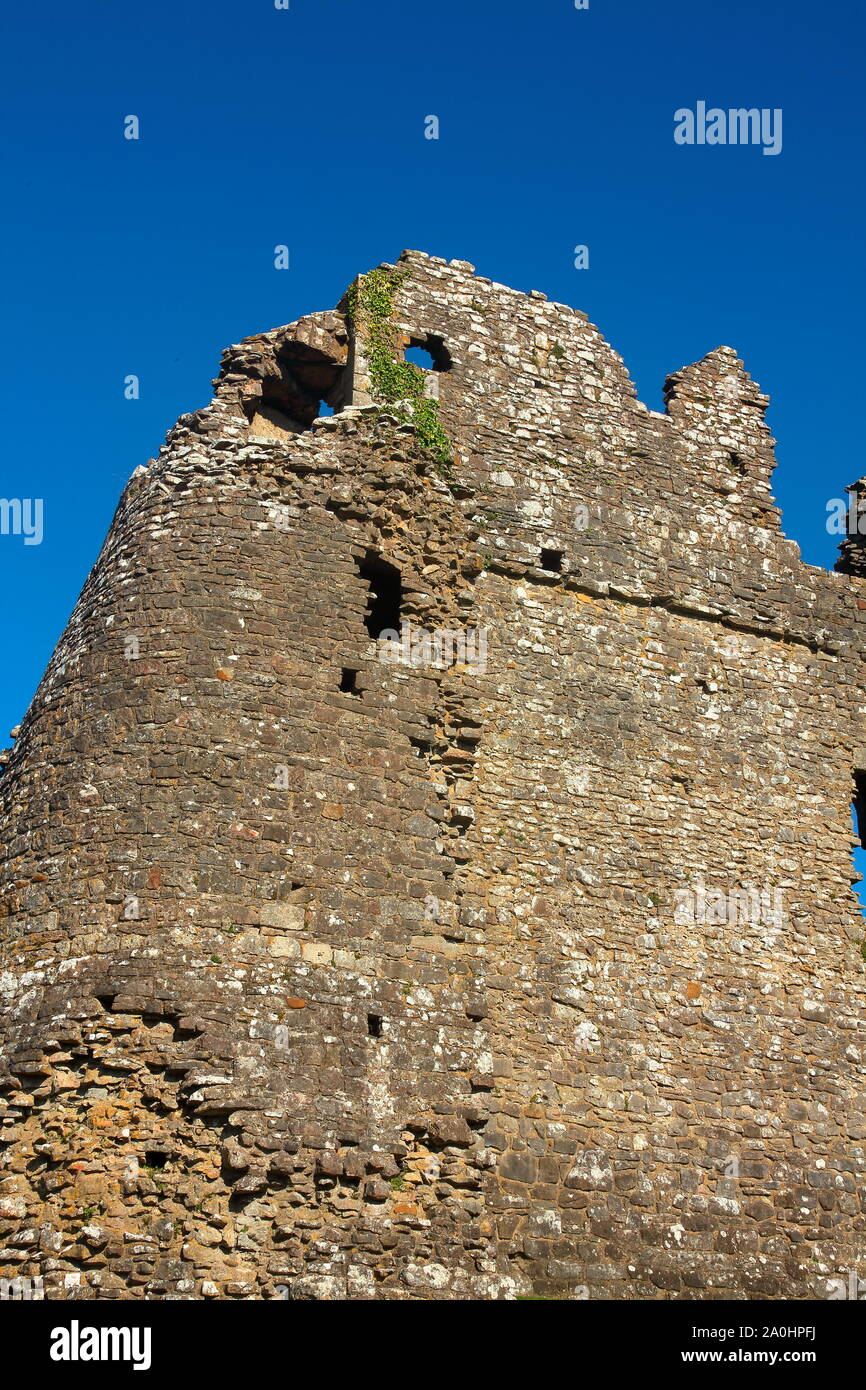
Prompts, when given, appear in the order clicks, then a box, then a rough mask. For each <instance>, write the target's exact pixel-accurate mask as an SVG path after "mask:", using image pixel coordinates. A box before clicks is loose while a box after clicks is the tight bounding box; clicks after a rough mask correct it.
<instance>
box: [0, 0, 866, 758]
mask: <svg viewBox="0 0 866 1390" xmlns="http://www.w3.org/2000/svg"><path fill="white" fill-rule="evenodd" d="M3 31H4V32H3V42H2V57H0V64H2V88H0V91H2V95H0V101H2V104H3V107H4V120H3V135H4V138H3V142H2V149H3V153H2V159H3V163H4V166H5V168H4V174H3V186H4V191H5V193H6V199H5V200H4V201H5V203H6V211H5V215H4V217H3V219H2V226H0V237H2V242H3V266H4V271H5V274H4V276H3V281H4V284H3V321H4V325H5V331H4V334H3V339H2V349H0V350H2V357H3V361H2V370H3V377H2V379H3V385H4V388H5V410H4V415H3V454H2V468H0V497H7V498H31V497H34V498H35V497H41V498H43V499H44V508H45V521H44V526H45V534H44V540H43V543H42V544H41V545H40V546H30V547H27V546H24V545H23V542H22V538H21V537H11V536H5V537H0V581H2V588H3V594H4V598H5V602H4V605H3V633H2V636H3V679H2V682H0V746H2V744H3V742H5V735H6V732H7V731H8V729H9V728H10V727H11V726H12V724H13V723H16V722H17V721H18V720H19V719H20V717H21V716H22V715H23V713H24V711H25V709H26V707H27V704H28V703H29V700H30V698H31V696H32V694H33V692H34V690H35V687H36V685H37V682H38V680H39V677H40V675H41V672H42V670H43V669H44V666H45V664H46V662H47V660H48V657H49V655H50V653H51V650H52V647H53V645H54V642H55V641H56V639H57V637H58V635H59V634H60V632H61V630H62V628H63V626H64V624H65V622H66V619H67V617H68V615H69V612H70V611H71V608H72V605H73V603H74V601H75V598H76V596H77V594H78V591H79V589H80V587H81V584H82V583H83V581H84V578H85V576H86V574H87V571H88V569H89V567H90V565H91V564H92V562H93V561H94V559H95V557H96V555H97V552H98V549H99V546H100V544H101V542H102V539H103V537H104V534H105V531H106V529H107V526H108V524H109V521H110V519H111V515H112V512H113V509H114V507H115V504H116V502H117V498H118V496H119V493H120V491H121V488H122V486H123V484H124V483H125V481H126V479H127V478H128V476H129V474H130V473H131V472H132V471H133V469H134V468H135V466H136V465H137V464H139V463H142V462H145V461H146V460H147V459H148V457H150V456H152V455H154V454H155V453H156V452H157V450H158V449H159V446H160V444H161V443H162V441H163V437H164V435H165V432H166V430H167V429H168V428H169V427H170V426H171V425H172V424H173V422H174V420H175V419H176V418H177V416H178V415H180V414H181V413H182V412H184V411H186V410H190V409H194V408H196V407H198V406H200V405H203V404H204V403H205V402H206V401H207V400H208V399H209V396H210V380H211V378H212V377H213V376H214V375H215V372H216V369H217V365H218V360H219V354H220V351H221V349H222V348H223V347H224V346H226V345H227V344H229V343H232V342H236V341H237V340H238V339H239V338H242V337H244V336H245V335H247V334H251V333H256V332H260V331H262V330H264V329H268V328H271V327H274V326H275V325H277V324H280V323H286V322H289V321H291V320H292V319H294V318H297V317H298V316H299V315H300V314H302V313H307V312H310V311H312V310H316V309H321V308H328V307H331V306H333V305H334V303H335V302H336V301H337V299H338V297H339V295H340V294H341V293H342V291H343V289H344V288H345V286H346V285H347V284H348V282H349V281H350V280H351V279H352V278H353V276H354V275H355V274H356V272H358V271H359V270H365V269H368V268H369V267H371V266H373V265H375V264H378V263H379V262H380V261H382V260H393V259H394V258H395V257H396V256H397V255H398V254H399V252H400V251H401V250H402V249H403V248H404V247H406V246H410V247H417V248H419V249H421V250H424V251H428V252H430V253H432V254H435V255H441V256H446V257H449V258H450V257H459V258H461V259H465V260H470V261H472V262H474V264H475V265H476V266H477V268H478V270H479V272H480V273H481V274H484V275H489V276H491V277H492V278H493V279H495V280H499V281H504V282H505V283H507V284H511V285H515V286H517V287H519V288H522V289H527V290H528V289H533V288H537V289H542V290H544V291H546V292H547V293H548V294H549V295H550V296H551V297H552V298H554V299H557V300H562V301H565V302H567V303H570V304H574V305H576V306H577V307H579V308H582V309H584V310H586V311H587V312H588V314H589V316H590V318H591V319H593V321H594V322H596V323H597V324H598V325H599V327H600V328H601V329H602V331H603V333H604V334H605V335H606V337H607V338H608V339H609V341H610V342H611V343H612V344H613V345H614V347H615V348H616V349H617V350H618V351H619V352H621V353H622V355H623V357H624V358H625V361H626V364H627V366H628V367H629V369H630V371H631V373H632V375H633V376H634V378H635V380H636V382H637V386H638V390H639V393H640V395H641V397H642V399H643V400H644V401H646V402H647V403H648V404H649V405H651V406H653V407H656V408H658V407H659V406H660V403H661V388H662V382H663V380H664V377H665V375H666V374H667V373H668V372H671V371H674V370H676V369H677V368H678V367H680V366H682V365H683V364H685V363H687V362H691V361H694V360H695V359H696V358H699V357H701V356H702V355H703V354H704V353H706V352H707V351H709V350H710V349H712V348H714V347H716V346H717V345H718V344H720V343H730V344H732V345H733V346H734V347H736V348H737V350H738V351H739V353H740V354H741V355H742V356H743V357H744V359H745V362H746V365H747V367H748V368H749V370H750V371H751V372H752V373H753V375H754V376H755V377H756V378H757V379H758V380H759V381H760V383H761V385H762V386H763V388H764V389H765V390H766V391H768V392H770V394H771V395H772V399H773V405H772V414H771V417H770V419H771V423H772V426H773V429H774V432H775V434H776V436H777V438H778V440H779V449H778V452H779V461H780V466H779V469H778V471H777V473H776V477H775V491H776V495H777V497H778V498H779V500H780V502H781V504H782V506H783V508H784V513H785V528H786V530H787V532H788V534H789V535H791V536H793V537H794V538H795V539H796V540H797V541H799V542H800V544H801V546H802V549H803V553H804V556H805V558H806V559H808V560H809V561H811V562H812V563H817V564H825V565H831V564H832V563H833V559H834V558H835V545H836V541H835V540H834V539H832V538H830V537H829V536H828V535H827V534H826V531H825V526H824V521H825V503H826V501H827V499H828V498H829V497H832V496H834V495H841V492H842V489H843V487H844V485H845V484H846V483H849V482H851V481H853V480H854V479H855V478H857V477H859V476H860V475H861V474H863V473H864V472H866V458H864V447H863V440H862V433H861V430H860V428H859V426H858V424H857V420H858V419H859V406H860V403H861V400H862V383H863V378H864V350H863V308H864V292H863V291H864V283H863V278H864V277H863V248H864V240H863V234H864V225H863V223H864V217H863V185H862V162H863V151H864V147H866V140H864V135H866V128H864V127H866V120H864V100H863V71H864V62H863V59H864V42H863V40H864V8H863V6H862V4H861V3H860V0H830V2H829V3H827V0H824V3H821V4H816V3H814V0H785V3H781V0H725V3H722V0H590V8H589V9H588V10H587V11H578V10H576V9H575V8H574V4H573V0H534V2H533V3H519V2H518V0H498V3H497V0H436V3H432V4H411V3H408V0H368V2H367V3H366V4H365V3H362V0H291V7H290V9H289V10H288V11H281V10H276V9H275V7H274V5H273V0H233V3H229V0H207V3H205V0H172V3H167V0H148V3H147V4H137V5H133V4H123V3H119V0H102V3H95V2H94V0H89V3H88V0H84V2H83V3H80V4H75V5H72V4H69V3H64V4H61V3H58V0H43V3H40V4H38V5H32V6H26V5H23V4H22V5H17V6H15V7H12V6H6V7H5V15H4V20H3ZM698 100H705V101H707V102H708V103H709V104H710V105H718V106H721V107H724V108H727V107H729V106H757V107H767V108H776V107H781V108H782V109H783V111H784V126H783V130H784V144H783V150H782V153H781V154H780V155H778V156H777V157H770V156H764V155H762V153H761V150H760V149H759V148H731V147H727V148H707V147H704V148H698V147H693V148H685V147H679V146H677V145H675V143H674V140H673V126H674V122H673V113H674V111H675V110H676V109H677V108H679V107H683V106H692V107H693V106H694V105H695V103H696V102H697V101H698ZM130 114H134V115H137V116H138V117H139V119H140V123H141V132H140V137H141V138H140V139H139V140H138V141H137V142H136V141H127V140H125V139H124V138H123V119H124V117H125V116H127V115H130ZM431 114H435V115H437V116H438V117H439V119H440V122H441V138H440V139H439V140H438V141H431V140H425V139H424V118H425V116H428V115H431ZM279 243H285V244H287V245H288V246H289V248H290V254H291V268H290V269H289V270H288V271H278V270H276V269H274V264H273V261H274V254H273V253H274V247H275V246H276V245H277V244H279ZM579 243H580V244H587V245H588V246H589V248H590V268H589V270H585V271H578V270H576V269H575V268H574V265H573V248H574V246H575V245H576V244H579ZM130 373H134V374H136V375H137V376H138V377H139V378H140V381H141V398H140V399H139V400H138V401H126V400H124V395H123V383H124V378H125V377H126V376H127V375H128V374H130ZM855 406H856V407H858V409H857V410H856V411H855Z"/></svg>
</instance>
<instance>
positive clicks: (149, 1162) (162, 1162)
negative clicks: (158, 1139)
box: [144, 1149, 171, 1168]
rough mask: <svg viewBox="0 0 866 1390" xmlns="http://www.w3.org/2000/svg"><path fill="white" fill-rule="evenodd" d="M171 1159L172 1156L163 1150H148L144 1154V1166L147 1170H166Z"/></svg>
mask: <svg viewBox="0 0 866 1390" xmlns="http://www.w3.org/2000/svg"><path fill="white" fill-rule="evenodd" d="M170 1157H171V1155H170V1154H167V1153H165V1152H164V1151H163V1150H162V1149H147V1150H145V1154H144V1166H145V1168H164V1167H165V1166H166V1164H167V1163H168V1160H169V1158H170Z"/></svg>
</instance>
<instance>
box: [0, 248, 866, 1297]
mask: <svg viewBox="0 0 866 1390" xmlns="http://www.w3.org/2000/svg"><path fill="white" fill-rule="evenodd" d="M386 283H387V285H389V286H390V293H391V302H390V305H389V310H388V314H389V316H390V318H389V321H388V323H386V325H385V328H386V329H387V332H388V333H391V334H392V339H389V341H393V343H394V344H395V345H396V346H395V353H396V356H395V358H394V361H395V362H396V363H397V367H396V376H394V375H393V370H394V364H393V362H392V364H391V366H388V364H387V363H386V368H385V370H384V374H383V368H382V363H381V359H380V357H377V352H376V342H377V339H376V331H377V329H376V324H375V322H374V321H373V320H372V319H371V318H370V317H369V313H370V311H369V304H368V303H367V302H366V301H365V299H364V296H363V295H362V294H359V293H358V292H357V291H356V292H355V294H354V295H352V296H350V297H349V298H348V299H347V300H346V301H344V303H343V304H342V305H341V306H340V307H339V309H338V310H337V311H335V312H332V313H327V314H317V315H312V316H310V317H309V318H308V319H304V320H301V322H300V323H299V324H296V325H293V326H290V327H288V328H280V329H276V330H274V332H272V333H266V334H262V335H260V336H259V337H257V338H253V339H249V340H247V341H246V342H244V343H242V344H240V345H238V346H236V347H233V348H231V349H230V350H229V351H228V352H227V353H226V354H225V355H224V359H223V368H222V372H221V375H220V377H219V378H218V380H217V382H216V395H215V397H214V400H213V401H212V402H211V404H210V405H208V406H207V407H205V408H204V409H202V410H199V411H196V412H195V413H194V414H192V415H187V416H184V417H182V419H181V420H180V421H179V422H178V424H177V426H176V427H175V428H174V429H173V430H172V431H171V432H170V434H169V436H168V440H167V443H166V445H165V447H164V448H163V450H162V451H161V452H160V456H159V458H158V459H157V460H155V461H153V462H151V464H150V466H149V467H148V468H147V469H146V470H142V469H138V470H136V473H135V475H134V476H133V478H132V479H131V481H130V483H129V485H128V487H127V489H126V491H125V492H124V495H123V497H122V499H121V502H120V505H119V508H118V511H117V515H116V517H115V520H114V523H113V525H112V528H111V531H110V534H109V536H108V539H107V540H106V543H105V547H104V549H103V551H102V554H101V555H100V557H99V560H98V562H97V564H96V566H95V568H94V570H93V572H92V574H91V575H90V577H89V579H88V581H87V583H86V585H85V587H84V590H83V593H82V595H81V597H80V599H79V602H78V604H77V606H76V608H75V611H74V613H73V616H72V618H71V620H70V623H69V626H68V627H67V630H66V632H65V633H64V635H63V637H62V638H61V641H60V643H59V644H58V647H57V650H56V652H55V654H54V657H53V659H52V661H51V664H50V666H49V669H48V671H47V673H46V675H45V678H44V680H43V682H42V685H41V686H40V689H39V691H38V693H37V695H36V697H35V699H34V702H33V705H32V706H31V709H30V710H29V711H28V714H27V716H26V718H25V719H24V721H23V723H22V726H21V728H20V730H17V731H16V733H15V738H16V742H15V746H14V749H13V750H12V752H11V754H9V756H8V759H7V761H6V765H5V768H4V770H3V772H2V776H0V798H2V807H0V809H2V830H0V837H2V846H0V849H2V878H0V888H2V893H0V940H2V958H0V1001H2V1005H3V1014H2V1022H0V1041H2V1055H0V1247H2V1256H0V1277H3V1278H15V1277H18V1276H30V1277H38V1276H43V1277H44V1284H45V1290H46V1296H48V1297H52V1298H71V1299H82V1298H83V1299H90V1298H95V1299H102V1298H163V1297H181V1298H239V1299H240V1298H250V1297H255V1298H275V1297H282V1296H284V1294H283V1291H284V1290H288V1294H289V1296H290V1297H293V1298H316V1299H319V1298H328V1299H330V1298H352V1299H355V1298H357V1299H369V1298H395V1299H401V1298H402V1299H419V1298H421V1299H436V1298H509V1297H513V1296H515V1295H518V1294H530V1293H534V1294H542V1295H563V1296H566V1297H575V1298H580V1297H585V1296H587V1293H588V1295H589V1297H593V1298H595V1297H613V1298H646V1299H652V1298H670V1297H676V1298H707V1297H711V1298H718V1297H732V1298H808V1297H813V1296H818V1297H823V1296H826V1292H827V1281H828V1279H830V1278H833V1277H837V1276H838V1275H839V1273H840V1272H841V1271H845V1270H850V1269H856V1268H858V1266H859V1265H861V1264H862V1262H863V1260H864V1258H866V1252H864V1224H866V1214H864V1197H863V1179H864V1167H866V1163H864V1137H866V1119H864V1115H866V1084H864V1080H866V1077H864V1064H863V1048H864V1046H866V1031H864V1029H866V1012H864V979H863V974H864V972H863V960H862V957H861V952H860V948H861V943H862V940H863V935H864V928H863V921H862V918H861V916H860V913H859V910H858V904H857V902H856V900H855V897H854V895H853V894H852V892H851V879H852V864H851V857H850V849H851V822H850V807H851V798H852V783H853V777H854V773H855V772H866V767H864V753H863V751H862V750H864V749H866V728H864V712H863V711H864V704H866V700H864V680H863V666H862V656H863V651H864V641H863V636H864V626H863V625H864V623H866V589H864V587H863V586H864V581H863V580H862V579H861V578H859V577H858V575H857V574H856V573H854V574H842V573H838V574H827V573H823V572H821V571H819V570H816V569H813V568H810V567H808V566H805V565H803V564H802V563H801V562H800V559H799V554H798V551H797V547H796V546H795V545H794V544H793V543H791V542H790V541H788V540H786V539H785V538H784V537H783V536H782V535H781V533H780V530H779V514H778V511H777V509H776V507H775V505H774V503H773V500H772V497H771V495H770V490H769V479H770V473H771V471H772V468H773V464H774V459H773V452H772V440H771V439H770V436H769V433H768V430H767V427H766V424H765V422H764V411H765V407H766V404H767V401H766V398H765V397H764V396H763V395H762V394H761V393H760V391H759V390H758V389H757V387H756V386H755V384H754V383H753V382H752V381H751V380H750V378H749V377H748V375H747V374H746V372H745V371H744V369H743V365H742V363H741V362H740V361H739V360H738V359H737V357H736V355H735V354H734V352H733V351H732V350H731V349H729V348H719V349H717V350H716V351H715V352H713V353H710V355H709V356H708V357H707V358H705V359H704V360H703V361H702V362H699V363H696V364H695V365H693V366H691V367H687V368H685V369H683V370H682V371H680V372H677V373H676V374H675V375H674V376H672V377H671V378H670V379H669V382H668V384H667V391H666V396H667V411H666V414H664V415H661V414H658V413H656V412H653V411H649V410H647V409H646V408H645V407H644V406H643V405H641V404H640V403H639V402H638V401H637V400H636V398H635V392H634V388H633V387H632V385H631V382H630V381H629V378H628V376H627V373H626V371H625V368H624V367H623V364H622V362H621V360H620V359H619V358H618V357H617V355H616V354H615V353H614V352H613V351H612V350H611V349H610V348H609V347H608V345H607V344H606V343H605V342H604V340H603V339H602V338H601V336H600V334H599V333H598V331H597V330H596V329H595V328H594V327H593V326H592V325H591V324H589V323H587V321H586V319H585V317H584V316H583V315H582V314H579V313H576V312H575V311H573V310H571V309H568V308H566V307H564V306H562V305H557V304H551V303H548V302H546V301H545V299H544V298H543V296H539V295H531V296H526V295H522V294H519V293H517V292H516V291H513V290H509V289H507V288H505V287H503V286H499V285H495V284H492V283H491V282H490V281H488V280H485V279H483V278H481V277H476V276H474V275H473V274H472V268H471V267H469V266H467V265H466V264H465V263H452V264H450V265H448V264H446V263H445V262H443V261H441V260H438V259H437V258H435V257H433V258H431V257H426V256H423V255H420V254H419V253H415V252H412V253H406V254H405V255H404V257H403V258H402V259H401V261H400V263H399V265H398V268H397V274H396V275H391V274H390V272H386ZM365 315H366V317H365ZM379 329H380V330H381V329H382V325H379ZM410 342H416V343H426V344H427V345H428V347H429V350H430V351H431V353H432V354H433V359H434V364H435V365H436V366H437V367H438V370H436V371H434V372H432V373H431V375H430V376H429V377H427V378H425V379H424V381H423V390H418V391H415V390H414V387H413V382H412V381H408V379H407V378H405V377H404V376H401V375H400V369H399V357H400V346H401V345H402V346H405V345H407V344H408V343H410ZM389 373H392V375H389ZM392 381H397V382H398V383H402V382H404V381H408V386H407V389H409V388H413V389H412V391H410V394H411V397H412V400H411V404H406V403H403V402H401V400H400V399H399V397H398V396H397V395H395V392H394V390H393V389H388V382H392ZM383 383H384V384H383ZM418 385H419V379H416V380H415V382H414V386H418ZM397 389H398V390H399V389H400V388H399V385H398V387H397ZM322 400H325V401H327V402H328V403H329V404H330V405H332V406H334V408H335V409H336V410H337V413H336V414H335V415H334V416H332V417H323V416H322V415H321V414H320V411H321V401H322ZM431 403H433V404H431ZM263 421H264V422H266V425H267V428H266V429H264V426H263V424H262V422H263ZM263 429H264V433H263V432H262V431H263ZM443 440H444V441H445V442H444V443H443ZM446 445H447V448H446ZM388 567H390V569H389V568H388ZM848 567H849V568H855V569H856V566H855V565H852V564H850V563H849V566H848ZM395 574H396V575H397V576H398V580H399V584H398V591H399V592H398V597H399V614H398V616H399V620H400V622H401V623H404V622H405V623H409V624H411V625H412V627H413V628H414V629H419V628H423V629H424V630H425V631H426V632H428V633H436V632H440V633H441V632H450V633H454V632H465V631H466V630H467V629H471V630H473V631H475V632H476V633H481V632H483V633H484V634H485V639H486V652H485V657H484V659H483V660H482V659H480V656H481V654H480V651H479V650H478V648H477V647H476V649H475V650H474V652H473V653H472V654H471V659H469V654H468V652H467V650H465V649H464V650H462V656H463V657H465V658H467V659H458V657H459V655H460V654H458V657H455V656H454V653H453V651H452V652H450V653H448V654H446V655H443V656H442V659H441V660H439V659H437V658H436V653H435V651H434V650H433V649H428V651H427V652H426V654H425V652H424V650H423V646H422V648H421V649H419V652H420V659H419V660H418V661H417V662H413V660H412V648H411V645H410V648H409V649H408V656H407V653H406V651H403V650H402V649H398V647H397V646H393V647H388V648H387V649H386V648H384V647H383V645H382V644H381V643H377V641H376V640H375V625H374V618H375V613H376V612H377V611H380V612H381V613H384V611H385V607H387V594H386V597H385V598H384V599H381V600H380V599H377V598H376V594H377V592H378V593H380V595H381V593H383V592H385V591H386V590H387V587H388V584H391V586H392V588H391V594H392V599H391V601H392V607H393V604H394V603H395V602H396V600H395V599H394V596H393V582H394V581H393V576H394V575H395ZM383 575H384V576H385V578H383ZM388 576H391V578H390V579H388ZM377 604H379V608H377ZM382 605H384V607H383V606H382ZM383 626H385V627H390V626H392V624H390V623H383ZM402 631H403V630H402V628H401V629H400V640H402ZM395 632H396V628H395ZM401 653H402V654H401ZM417 654H419V653H416V655H417ZM393 658H396V659H393ZM696 885H699V886H700V887H699V892H700V897H698V890H697V888H696ZM686 890H689V891H692V899H691V900H690V901H692V902H693V904H697V903H698V902H699V903H700V912H696V914H695V915H694V917H693V918H692V919H690V918H688V917H686V918H684V917H683V914H682V911H681V909H682V905H683V894H684V893H685V892H686ZM750 890H751V892H752V893H753V895H754V894H757V897H754V896H753V897H752V898H750V897H749V892H750ZM761 893H764V895H765V896H764V898H763V899H762V898H761V896H760V895H761ZM678 895H679V896H678ZM774 895H778V896H774Z"/></svg>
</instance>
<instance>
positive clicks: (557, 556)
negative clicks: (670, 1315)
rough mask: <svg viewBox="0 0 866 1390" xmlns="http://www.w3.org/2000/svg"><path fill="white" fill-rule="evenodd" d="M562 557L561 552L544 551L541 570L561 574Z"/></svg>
mask: <svg viewBox="0 0 866 1390" xmlns="http://www.w3.org/2000/svg"><path fill="white" fill-rule="evenodd" d="M562 555H563V552H562V551H561V550H542V552H541V568H542V569H543V570H549V572H550V573H551V574H561V573H562Z"/></svg>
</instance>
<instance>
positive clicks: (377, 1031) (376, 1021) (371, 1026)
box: [367, 1014, 382, 1038]
mask: <svg viewBox="0 0 866 1390" xmlns="http://www.w3.org/2000/svg"><path fill="white" fill-rule="evenodd" d="M367 1032H368V1033H369V1035H370V1037H371V1038H381V1036H382V1015H381V1014H367Z"/></svg>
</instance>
